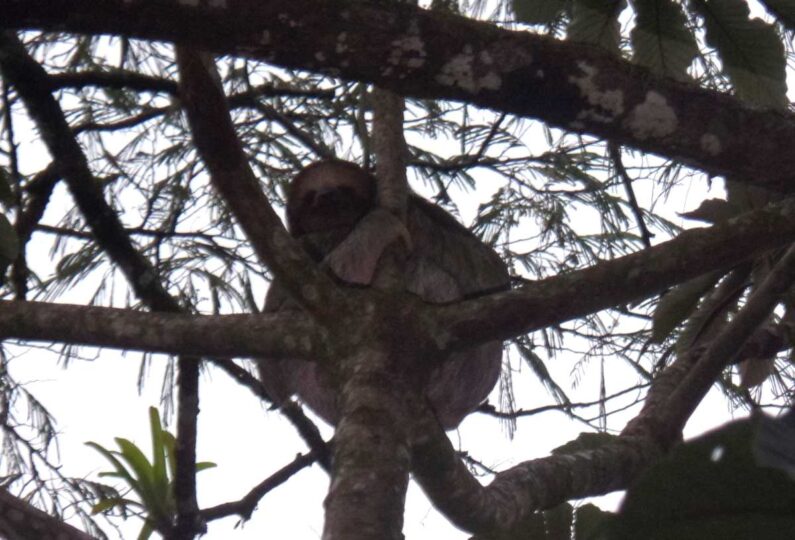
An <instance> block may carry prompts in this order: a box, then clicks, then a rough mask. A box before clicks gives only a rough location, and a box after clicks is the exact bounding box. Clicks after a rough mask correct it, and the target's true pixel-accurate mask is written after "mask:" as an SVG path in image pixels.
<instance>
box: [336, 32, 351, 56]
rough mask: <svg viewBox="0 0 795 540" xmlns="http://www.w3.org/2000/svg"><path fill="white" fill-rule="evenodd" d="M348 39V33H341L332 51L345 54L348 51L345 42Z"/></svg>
mask: <svg viewBox="0 0 795 540" xmlns="http://www.w3.org/2000/svg"><path fill="white" fill-rule="evenodd" d="M347 39H348V33H347V32H342V33H340V35H338V36H337V46H336V47H335V48H334V51H335V52H336V53H337V54H345V52H347V51H348V44H347V43H345V41H346V40H347Z"/></svg>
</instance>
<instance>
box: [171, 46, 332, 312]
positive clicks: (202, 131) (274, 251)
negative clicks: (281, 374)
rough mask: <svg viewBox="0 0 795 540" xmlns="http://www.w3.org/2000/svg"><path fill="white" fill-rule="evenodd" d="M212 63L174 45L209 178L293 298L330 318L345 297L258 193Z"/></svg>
mask: <svg viewBox="0 0 795 540" xmlns="http://www.w3.org/2000/svg"><path fill="white" fill-rule="evenodd" d="M210 61H211V58H210V57H208V56H206V55H204V54H203V53H202V54H199V53H196V52H195V51H191V50H189V49H187V48H184V47H179V48H178V49H177V64H178V67H179V73H180V80H181V82H180V84H181V91H180V95H181V97H182V100H183V105H184V106H185V111H186V113H187V116H188V121H189V123H190V125H191V131H192V134H193V140H194V143H195V144H196V148H197V149H198V151H199V154H200V155H201V156H202V159H203V160H204V163H205V164H206V165H207V169H208V171H209V173H210V180H211V181H212V183H213V186H214V187H215V188H216V189H217V190H218V192H219V193H220V194H221V195H222V196H223V198H224V200H225V201H226V202H227V204H228V205H229V208H230V209H231V210H232V213H233V214H234V215H235V217H236V218H237V221H238V223H240V226H241V228H242V229H243V231H244V232H245V234H246V237H247V238H248V240H249V242H251V245H252V247H253V248H254V251H255V252H256V253H257V255H258V256H259V257H260V259H261V260H262V261H263V262H265V263H266V264H267V265H268V268H270V270H271V271H272V272H273V274H274V276H275V277H276V278H277V279H278V280H279V283H282V284H283V286H284V287H285V289H287V290H288V291H289V292H290V293H291V296H292V297H293V299H295V300H296V301H297V302H298V303H299V304H301V305H303V306H304V307H306V308H307V309H308V310H309V312H310V313H312V314H314V315H316V316H318V317H319V318H320V319H321V320H323V321H326V322H328V321H334V320H335V318H337V314H338V313H339V306H342V305H344V304H345V302H346V300H345V297H344V295H343V294H341V291H339V290H338V288H337V287H336V286H335V285H334V283H333V282H332V281H331V279H330V278H329V276H328V275H326V274H325V273H323V272H322V271H321V270H320V268H319V267H318V266H317V265H315V264H314V263H313V262H312V261H311V260H310V258H309V255H307V253H306V252H305V251H304V250H303V249H302V248H301V247H300V245H299V244H298V243H297V242H296V241H295V239H293V238H292V237H291V236H290V234H289V233H288V232H287V231H286V230H285V228H284V225H283V224H282V222H281V220H280V219H279V216H277V215H276V212H274V210H273V208H272V207H271V205H270V202H269V201H268V199H267V197H265V194H264V193H263V192H262V189H261V188H260V186H259V183H258V181H257V178H256V177H255V176H254V172H253V171H252V170H251V167H250V166H249V164H248V158H247V157H246V155H245V152H243V147H242V146H241V144H240V140H239V139H238V138H237V135H236V133H235V126H234V124H233V123H232V119H231V118H230V116H229V106H228V104H227V102H226V96H225V95H224V93H223V91H222V89H221V87H220V83H219V82H217V81H216V80H215V79H214V78H213V75H212V74H213V73H215V68H214V66H213V65H212V64H211V63H210ZM216 75H217V74H216Z"/></svg>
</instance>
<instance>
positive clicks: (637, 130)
mask: <svg viewBox="0 0 795 540" xmlns="http://www.w3.org/2000/svg"><path fill="white" fill-rule="evenodd" d="M678 123H679V122H678V120H677V118H676V112H675V111H674V109H673V108H672V107H671V106H670V105H668V101H666V99H665V97H664V96H663V95H662V94H660V93H659V92H655V91H654V90H649V91H648V92H646V99H645V100H644V101H643V103H641V104H640V105H638V106H636V107H635V108H634V109H633V110H632V112H631V113H630V115H629V118H628V119H627V122H626V124H627V127H628V128H629V129H630V130H631V131H632V133H633V134H634V135H635V137H636V138H638V139H640V140H644V139H648V138H660V137H667V136H668V135H671V134H672V133H673V132H674V131H676V127H677V125H678Z"/></svg>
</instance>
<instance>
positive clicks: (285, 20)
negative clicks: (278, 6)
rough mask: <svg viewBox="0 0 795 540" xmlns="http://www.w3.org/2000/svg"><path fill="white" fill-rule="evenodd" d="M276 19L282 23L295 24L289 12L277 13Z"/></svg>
mask: <svg viewBox="0 0 795 540" xmlns="http://www.w3.org/2000/svg"><path fill="white" fill-rule="evenodd" d="M276 20H277V21H279V22H280V23H282V24H286V25H287V26H292V25H293V20H292V19H291V18H290V16H289V15H288V14H287V13H279V14H278V15H276Z"/></svg>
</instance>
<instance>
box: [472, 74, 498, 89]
mask: <svg viewBox="0 0 795 540" xmlns="http://www.w3.org/2000/svg"><path fill="white" fill-rule="evenodd" d="M477 83H478V86H479V87H480V88H485V89H486V90H498V89H499V88H500V86H502V77H500V76H499V75H497V74H496V73H495V72H493V71H489V72H488V73H486V74H485V75H483V76H482V77H480V78H479V79H478V81H477Z"/></svg>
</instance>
